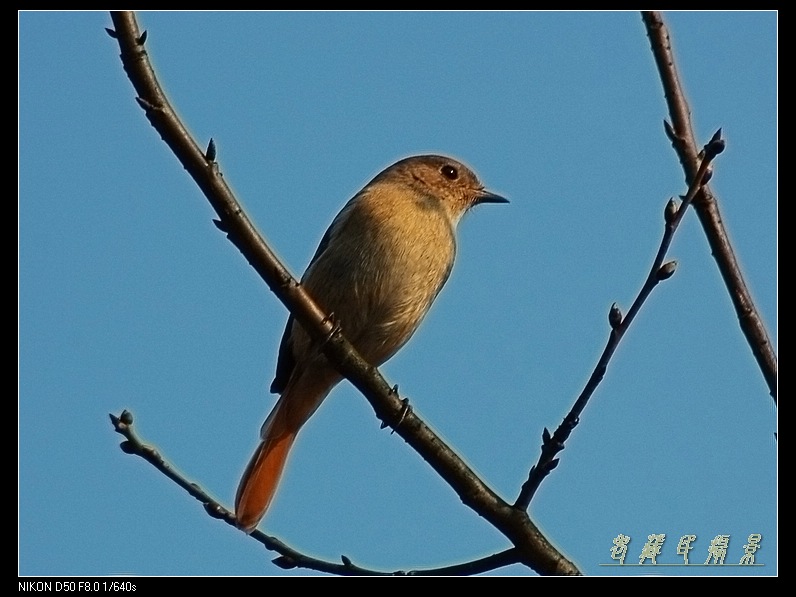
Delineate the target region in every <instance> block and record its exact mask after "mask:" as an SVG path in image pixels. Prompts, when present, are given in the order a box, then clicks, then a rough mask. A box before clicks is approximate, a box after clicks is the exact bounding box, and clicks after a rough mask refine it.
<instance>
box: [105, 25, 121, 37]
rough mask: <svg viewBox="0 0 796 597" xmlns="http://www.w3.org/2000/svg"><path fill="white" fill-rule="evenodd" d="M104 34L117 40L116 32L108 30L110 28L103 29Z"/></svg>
mask: <svg viewBox="0 0 796 597" xmlns="http://www.w3.org/2000/svg"><path fill="white" fill-rule="evenodd" d="M105 32H106V33H107V34H108V35H110V36H111V37H112V38H113V39H118V38H119V34H118V33H116V30H115V29H110V28H108V27H105Z"/></svg>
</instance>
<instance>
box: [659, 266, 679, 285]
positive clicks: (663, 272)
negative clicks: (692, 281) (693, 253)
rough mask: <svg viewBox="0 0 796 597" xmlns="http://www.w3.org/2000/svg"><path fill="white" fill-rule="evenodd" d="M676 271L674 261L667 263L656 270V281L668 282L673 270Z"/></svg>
mask: <svg viewBox="0 0 796 597" xmlns="http://www.w3.org/2000/svg"><path fill="white" fill-rule="evenodd" d="M676 269H677V262H676V261H667V262H666V263H664V264H663V265H662V266H661V268H660V269H659V270H658V281H661V280H668V279H669V278H671V277H672V275H674V270H676Z"/></svg>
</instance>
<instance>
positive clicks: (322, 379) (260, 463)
mask: <svg viewBox="0 0 796 597" xmlns="http://www.w3.org/2000/svg"><path fill="white" fill-rule="evenodd" d="M339 379H340V376H339V374H338V373H337V372H336V371H335V370H334V369H331V368H320V369H316V370H314V371H313V374H312V375H308V376H302V375H297V376H295V377H294V378H292V379H291V381H290V383H289V384H288V387H287V388H285V391H284V392H282V396H281V397H280V398H279V400H278V401H277V403H276V405H275V406H274V409H273V410H272V411H271V414H269V415H268V418H267V419H266V420H265V423H263V427H262V430H261V431H260V437H261V438H262V441H261V442H260V444H259V445H258V446H257V449H256V450H255V452H254V455H253V456H252V457H251V460H250V461H249V464H248V466H246V471H245V472H244V473H243V478H242V479H241V480H240V485H238V492H237V494H236V495H235V518H236V520H237V525H238V528H239V529H242V530H243V531H245V532H247V533H251V532H252V531H253V530H254V529H255V528H256V527H257V525H258V524H259V522H260V520H261V519H262V517H263V516H264V515H265V512H266V510H268V506H269V505H270V504H271V500H272V499H273V497H274V494H275V493H276V488H277V486H278V485H279V479H280V478H281V476H282V470H283V469H284V468H285V462H286V461H287V456H288V453H289V452H290V448H291V447H292V446H293V442H294V441H295V439H296V435H297V434H298V432H299V430H300V429H301V427H302V426H303V425H304V423H306V422H307V419H309V418H310V417H311V416H312V414H313V413H314V412H315V411H316V410H317V408H318V407H319V406H320V404H321V402H323V399H324V398H325V397H326V395H327V394H328V393H329V390H331V388H332V386H333V385H334V384H335V383H337V381H338V380H339Z"/></svg>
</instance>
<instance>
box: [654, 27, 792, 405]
mask: <svg viewBox="0 0 796 597" xmlns="http://www.w3.org/2000/svg"><path fill="white" fill-rule="evenodd" d="M641 16H642V20H643V21H644V25H645V26H646V28H647V35H648V36H649V39H650V46H651V48H652V54H653V56H654V58H655V64H656V65H657V67H658V72H659V73H660V77H661V82H662V84H663V92H664V95H665V97H666V103H667V105H668V106H669V114H670V116H671V119H672V124H671V125H670V124H669V123H665V126H666V132H667V134H668V136H669V139H670V140H671V142H672V147H674V150H675V152H676V153H677V157H678V158H679V159H680V164H682V166H683V170H684V172H685V180H686V183H687V184H689V185H690V184H691V182H692V181H693V180H694V178H695V177H696V175H697V170H698V168H699V163H700V159H699V155H698V153H697V145H696V142H695V140H694V132H693V130H692V128H691V116H690V114H691V111H690V109H689V107H688V102H687V101H686V99H685V93H684V92H683V88H682V85H681V84H680V77H679V76H678V74H677V67H676V65H675V62H674V55H673V53H672V45H671V40H670V39H669V32H668V30H667V29H666V24H665V23H664V22H663V17H662V16H661V15H660V13H658V12H654V11H645V12H642V13H641ZM694 209H695V210H696V213H697V216H699V221H700V222H701V223H702V228H703V230H704V231H705V235H706V236H707V239H708V243H709V244H710V250H711V252H712V254H713V257H714V258H715V259H716V264H717V265H718V267H719V272H720V273H721V277H722V278H723V279H724V284H725V285H726V286H727V291H728V292H729V295H730V299H731V300H732V304H733V306H734V307H735V312H736V314H737V315H738V322H739V324H740V326H741V330H742V331H743V334H744V336H746V341H747V342H748V343H749V347H750V348H751V349H752V354H754V356H755V359H756V360H757V364H758V366H759V367H760V371H761V372H762V373H763V378H764V379H765V381H766V384H767V385H768V389H769V392H770V394H771V397H772V398H773V399H774V403H775V404H776V403H777V356H776V355H775V354H774V348H773V346H772V344H771V340H769V336H768V331H767V330H766V327H765V325H764V324H763V320H762V319H761V317H760V314H759V313H758V310H757V307H756V306H755V304H754V301H753V299H752V296H751V294H750V293H749V289H748V288H747V286H746V282H745V281H744V278H743V274H742V273H741V268H740V266H739V264H738V261H737V259H736V258H735V253H734V251H733V249H732V244H731V243H730V239H729V236H728V234H727V231H726V229H725V228H724V223H723V222H722V217H721V213H720V211H719V205H718V201H717V200H716V197H715V195H714V194H713V192H712V191H711V190H710V188H709V187H708V186H704V187H702V189H701V190H700V192H699V193H697V196H696V197H695V198H694Z"/></svg>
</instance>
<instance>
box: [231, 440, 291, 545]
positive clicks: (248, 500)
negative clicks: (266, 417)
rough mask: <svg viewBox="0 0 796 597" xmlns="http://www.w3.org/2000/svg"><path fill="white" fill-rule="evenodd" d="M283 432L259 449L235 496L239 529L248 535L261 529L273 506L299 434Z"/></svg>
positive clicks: (261, 444) (265, 442)
mask: <svg viewBox="0 0 796 597" xmlns="http://www.w3.org/2000/svg"><path fill="white" fill-rule="evenodd" d="M274 431H277V430H274ZM279 431H281V433H275V434H274V435H270V434H269V437H267V438H266V439H264V440H262V441H261V442H260V444H259V445H258V446H257V450H255V452H254V455H253V456H252V457H251V460H250V461H249V464H248V466H247V467H246V471H245V472H244V473H243V478H242V479H241V481H240V485H239V486H238V492H237V494H236V495H235V518H236V519H237V524H238V528H240V529H242V530H244V531H245V532H247V533H251V532H252V531H253V530H254V529H255V528H256V527H257V524H258V523H259V522H260V520H261V519H262V517H263V516H264V515H265V511H266V510H267V509H268V506H269V505H270V504H271V500H272V499H273V497H274V494H275V493H276V488H277V486H278V485H279V479H280V477H281V476H282V470H283V469H284V468H285V461H286V460H287V455H288V452H289V451H290V447H291V446H292V445H293V441H294V440H295V439H296V431H298V430H292V431H291V430H279Z"/></svg>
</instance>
